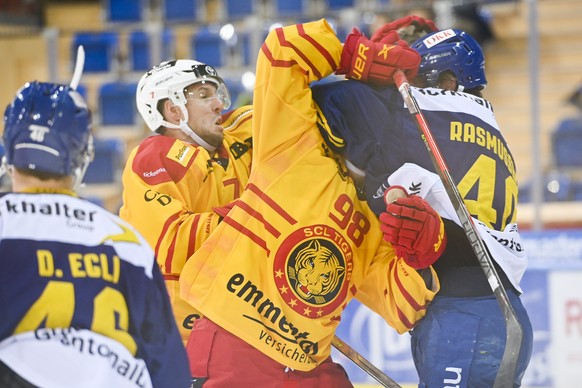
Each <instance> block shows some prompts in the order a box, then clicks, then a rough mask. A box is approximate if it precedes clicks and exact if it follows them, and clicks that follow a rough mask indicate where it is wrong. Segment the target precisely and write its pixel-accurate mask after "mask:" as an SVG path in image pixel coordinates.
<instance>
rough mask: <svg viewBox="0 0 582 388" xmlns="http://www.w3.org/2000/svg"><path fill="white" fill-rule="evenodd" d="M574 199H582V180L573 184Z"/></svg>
mask: <svg viewBox="0 0 582 388" xmlns="http://www.w3.org/2000/svg"><path fill="white" fill-rule="evenodd" d="M572 201H582V182H574V183H573V184H572Z"/></svg>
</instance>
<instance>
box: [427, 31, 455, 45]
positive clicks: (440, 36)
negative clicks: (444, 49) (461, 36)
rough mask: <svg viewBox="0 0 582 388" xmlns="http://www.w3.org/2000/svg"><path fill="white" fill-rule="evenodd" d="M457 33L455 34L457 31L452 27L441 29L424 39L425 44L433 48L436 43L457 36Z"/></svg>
mask: <svg viewBox="0 0 582 388" xmlns="http://www.w3.org/2000/svg"><path fill="white" fill-rule="evenodd" d="M456 35H457V34H455V31H453V30H452V29H448V30H443V31H439V32H437V33H435V34H432V35H431V36H429V37H427V38H426V39H425V40H423V42H424V44H425V46H426V47H427V48H431V47H432V46H434V45H437V44H439V43H441V42H443V41H445V40H447V39H450V38H452V37H453V36H456Z"/></svg>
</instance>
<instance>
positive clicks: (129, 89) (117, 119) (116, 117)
mask: <svg viewBox="0 0 582 388" xmlns="http://www.w3.org/2000/svg"><path fill="white" fill-rule="evenodd" d="M136 88H137V84H136V83H125V82H107V83H104V84H102V85H101V86H100V87H99V93H98V100H99V105H98V106H99V108H98V109H99V116H100V118H101V120H100V122H101V125H104V126H107V125H134V124H135V121H136V114H137V108H136V105H135V91H136Z"/></svg>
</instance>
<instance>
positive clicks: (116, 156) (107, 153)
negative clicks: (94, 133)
mask: <svg viewBox="0 0 582 388" xmlns="http://www.w3.org/2000/svg"><path fill="white" fill-rule="evenodd" d="M94 146H95V158H94V159H93V162H91V164H89V167H88V168H87V172H86V173H85V177H84V179H83V182H84V183H88V184H93V183H95V184H99V183H101V184H103V183H115V182H117V181H119V176H120V172H121V169H122V167H123V161H124V156H123V155H124V154H123V153H124V150H125V143H124V141H123V140H120V139H100V138H95V139H94Z"/></svg>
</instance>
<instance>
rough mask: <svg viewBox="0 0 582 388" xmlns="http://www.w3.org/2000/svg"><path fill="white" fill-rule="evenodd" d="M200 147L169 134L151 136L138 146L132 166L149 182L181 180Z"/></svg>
mask: <svg viewBox="0 0 582 388" xmlns="http://www.w3.org/2000/svg"><path fill="white" fill-rule="evenodd" d="M200 148H201V147H197V146H194V145H192V144H188V143H185V142H183V141H181V140H177V139H173V138H170V137H168V136H151V137H149V138H147V139H145V140H144V141H143V142H142V143H141V144H140V145H139V146H138V149H137V152H136V153H135V156H134V158H133V161H132V165H131V168H132V170H133V172H134V173H135V174H137V175H139V176H140V177H141V179H143V180H144V181H145V182H147V183H148V184H152V185H154V184H159V183H163V182H167V181H179V180H181V179H182V177H183V176H184V174H185V173H186V172H187V171H188V168H189V167H190V166H191V165H192V163H193V162H194V159H195V158H196V155H198V153H199V152H200Z"/></svg>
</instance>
